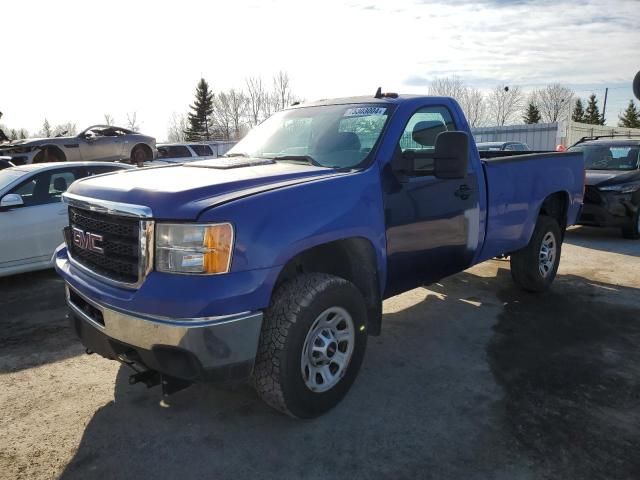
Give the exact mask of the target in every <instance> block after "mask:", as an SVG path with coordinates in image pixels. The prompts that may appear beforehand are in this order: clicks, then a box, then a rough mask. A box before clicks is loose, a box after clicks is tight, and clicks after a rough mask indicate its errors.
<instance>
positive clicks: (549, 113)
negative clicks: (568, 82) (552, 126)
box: [534, 83, 574, 123]
mask: <svg viewBox="0 0 640 480" xmlns="http://www.w3.org/2000/svg"><path fill="white" fill-rule="evenodd" d="M573 96H574V93H573V90H571V89H570V88H567V87H565V86H564V85H561V84H559V83H554V84H551V85H547V86H546V87H545V88H542V89H540V90H536V91H535V92H534V97H535V100H536V101H535V102H534V105H535V106H536V107H538V109H539V110H540V113H541V115H542V121H543V122H545V123H553V122H557V121H558V120H562V119H563V118H565V117H568V116H569V113H570V111H571V107H572V103H573Z"/></svg>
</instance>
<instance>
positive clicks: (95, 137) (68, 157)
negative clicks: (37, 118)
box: [0, 125, 156, 165]
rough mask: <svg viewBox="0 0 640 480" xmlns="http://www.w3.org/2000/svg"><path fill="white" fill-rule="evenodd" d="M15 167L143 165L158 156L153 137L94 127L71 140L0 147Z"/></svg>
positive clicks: (39, 140) (32, 141)
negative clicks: (88, 163)
mask: <svg viewBox="0 0 640 480" xmlns="http://www.w3.org/2000/svg"><path fill="white" fill-rule="evenodd" d="M0 155H6V156H9V157H11V161H12V162H13V163H14V164H16V165H27V164H30V163H43V162H63V161H93V160H96V161H124V162H128V163H132V164H139V165H141V164H142V163H143V162H145V161H147V160H152V159H153V158H154V157H155V156H156V141H155V139H154V138H153V137H149V136H147V135H142V134H140V133H137V132H134V131H131V130H128V129H126V128H122V127H115V126H111V125H93V126H91V127H88V128H86V129H84V130H83V131H82V132H80V133H79V134H78V135H74V136H71V137H65V136H61V137H54V138H33V139H27V140H16V141H14V142H11V143H9V144H3V145H0Z"/></svg>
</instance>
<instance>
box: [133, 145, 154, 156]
mask: <svg viewBox="0 0 640 480" xmlns="http://www.w3.org/2000/svg"><path fill="white" fill-rule="evenodd" d="M136 148H142V149H143V150H144V153H146V154H147V160H153V150H151V147H150V146H149V145H147V144H146V143H138V144H136V145H135V146H134V147H133V148H132V149H131V154H133V152H134V151H135V149H136Z"/></svg>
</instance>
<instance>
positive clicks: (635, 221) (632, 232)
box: [622, 207, 640, 240]
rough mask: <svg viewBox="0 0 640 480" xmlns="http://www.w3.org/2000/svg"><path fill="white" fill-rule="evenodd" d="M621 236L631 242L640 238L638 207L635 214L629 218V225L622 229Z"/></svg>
mask: <svg viewBox="0 0 640 480" xmlns="http://www.w3.org/2000/svg"><path fill="white" fill-rule="evenodd" d="M622 236H623V237H624V238H629V239H631V240H637V239H638V238H640V207H639V208H638V210H636V214H635V215H634V216H633V217H632V218H631V221H630V222H629V224H628V225H625V226H624V227H622Z"/></svg>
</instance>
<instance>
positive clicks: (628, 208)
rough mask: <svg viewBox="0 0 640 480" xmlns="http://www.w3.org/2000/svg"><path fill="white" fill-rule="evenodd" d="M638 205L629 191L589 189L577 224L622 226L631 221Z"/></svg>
mask: <svg viewBox="0 0 640 480" xmlns="http://www.w3.org/2000/svg"><path fill="white" fill-rule="evenodd" d="M637 209H638V206H637V205H635V204H634V202H633V195H632V194H631V193H628V194H625V193H622V194H621V193H615V192H601V191H595V189H593V188H592V189H591V192H590V194H589V195H586V196H585V202H584V204H583V206H582V210H581V211H580V217H579V218H578V222H577V223H578V224H579V225H590V226H597V227H622V226H625V225H627V224H628V223H629V222H630V221H632V219H633V216H634V215H635V213H636V211H637Z"/></svg>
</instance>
